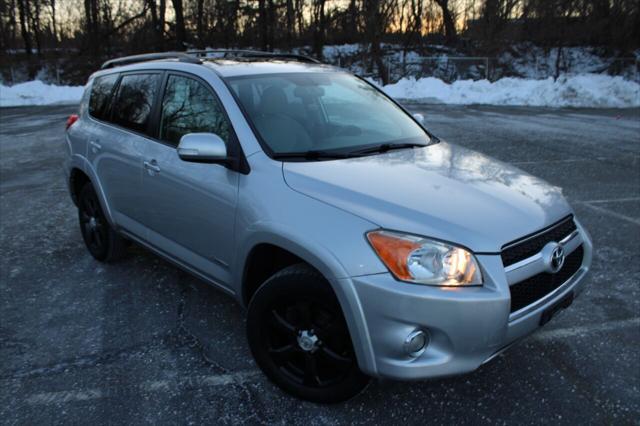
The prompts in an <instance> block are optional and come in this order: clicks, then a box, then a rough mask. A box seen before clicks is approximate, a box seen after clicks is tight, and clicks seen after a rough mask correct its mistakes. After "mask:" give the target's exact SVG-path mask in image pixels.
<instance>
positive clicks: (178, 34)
mask: <svg viewBox="0 0 640 426" xmlns="http://www.w3.org/2000/svg"><path fill="white" fill-rule="evenodd" d="M519 42H532V43H534V44H536V45H539V46H556V47H557V46H560V47H562V46H572V45H588V46H599V47H602V48H604V49H607V50H608V51H609V52H611V55H629V54H631V52H633V51H634V49H636V48H637V47H638V44H639V43H640V1H638V0H0V56H2V57H4V58H5V60H14V58H10V57H15V56H26V57H28V58H34V57H35V58H38V57H44V56H49V57H50V56H51V55H56V54H57V55H62V54H63V53H65V52H70V51H72V52H74V55H77V56H79V57H83V58H86V57H89V58H95V59H96V63H97V62H98V61H99V60H102V59H104V58H107V57H112V56H114V55H117V54H129V53H140V52H148V51H164V50H184V49H188V48H204V47H210V46H211V47H217V48H243V47H252V48H259V49H263V50H273V49H283V50H286V49H291V48H294V47H300V46H306V47H307V48H308V52H309V53H310V54H312V55H314V56H315V57H317V58H320V59H322V56H323V46H325V45H328V44H343V43H359V44H361V45H362V46H363V50H364V51H365V52H366V54H367V55H368V56H369V57H370V58H371V61H372V63H375V62H376V61H379V58H380V57H381V46H383V44H384V43H394V44H395V45H399V46H402V47H404V48H407V49H409V48H411V49H414V50H418V51H420V49H421V48H422V47H423V46H427V45H429V46H433V45H444V46H448V47H450V48H453V49H456V50H457V51H461V52H466V53H470V54H476V55H496V54H498V53H499V52H500V51H502V50H503V49H505V47H506V46H509V45H511V44H514V43H519ZM91 62H92V61H91Z"/></svg>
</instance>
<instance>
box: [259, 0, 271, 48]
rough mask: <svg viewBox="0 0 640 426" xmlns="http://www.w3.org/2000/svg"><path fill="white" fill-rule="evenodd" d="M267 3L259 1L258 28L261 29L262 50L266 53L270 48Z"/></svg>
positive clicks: (262, 0) (263, 0)
mask: <svg viewBox="0 0 640 426" xmlns="http://www.w3.org/2000/svg"><path fill="white" fill-rule="evenodd" d="M265 1H266V0H258V27H259V28H260V48H261V49H262V50H265V51H266V50H267V49H268V47H269V34H268V23H267V8H266V6H265Z"/></svg>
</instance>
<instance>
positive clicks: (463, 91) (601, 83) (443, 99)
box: [383, 74, 640, 108]
mask: <svg viewBox="0 0 640 426" xmlns="http://www.w3.org/2000/svg"><path fill="white" fill-rule="evenodd" d="M383 90H384V91H385V92H386V93H387V94H389V95H390V96H392V97H394V98H397V99H410V100H418V101H422V102H435V103H446V104H461V105H469V104H487V105H527V106H546V107H610V108H626V107H638V106H640V84H638V83H636V82H633V81H629V80H625V79H623V78H622V77H612V76H608V75H600V74H582V75H575V76H566V77H560V78H559V79H558V80H557V81H554V80H553V79H552V78H547V79H545V80H531V79H523V78H503V79H500V80H498V81H495V82H493V83H492V82H490V81H488V80H478V81H474V80H459V81H455V82H453V83H451V84H447V83H445V82H443V81H442V80H439V79H437V78H432V77H428V78H421V79H418V80H416V79H414V78H403V79H401V80H400V81H398V82H397V83H395V84H389V85H387V86H385V87H384V89H383Z"/></svg>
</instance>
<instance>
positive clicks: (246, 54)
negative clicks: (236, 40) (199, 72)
mask: <svg viewBox="0 0 640 426" xmlns="http://www.w3.org/2000/svg"><path fill="white" fill-rule="evenodd" d="M186 53H187V54H190V55H195V56H196V57H199V58H207V54H219V55H221V57H222V58H225V59H227V58H265V59H268V58H272V59H293V60H296V61H299V62H307V63H313V64H319V63H321V62H320V61H319V60H317V59H315V58H312V57H310V56H305V55H299V54H296V53H276V52H264V51H261V50H245V49H204V50H190V51H187V52H186ZM210 59H215V57H213V58H210Z"/></svg>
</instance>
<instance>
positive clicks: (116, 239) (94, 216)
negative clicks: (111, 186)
mask: <svg viewBox="0 0 640 426" xmlns="http://www.w3.org/2000/svg"><path fill="white" fill-rule="evenodd" d="M78 220H79V222H80V231H81V232H82V239H83V240H84V243H85V245H86V246H87V249H88V250H89V253H91V255H92V256H93V257H94V258H95V259H96V260H99V261H101V262H113V261H116V260H118V259H120V258H122V257H123V256H124V255H125V253H126V249H127V247H126V242H125V239H124V238H122V237H121V236H120V235H118V234H117V233H116V232H115V231H114V230H113V228H111V225H109V222H108V221H107V218H106V217H105V215H104V212H103V211H102V206H101V205H100V200H99V199H98V195H97V194H96V191H95V190H94V189H93V185H92V184H91V183H90V182H87V183H86V184H85V185H84V186H83V187H82V189H81V190H80V194H79V196H78Z"/></svg>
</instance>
